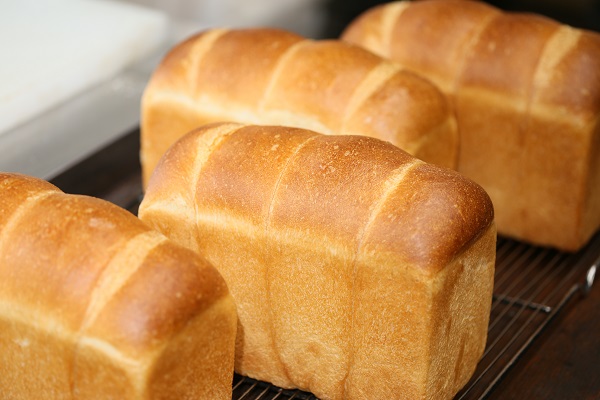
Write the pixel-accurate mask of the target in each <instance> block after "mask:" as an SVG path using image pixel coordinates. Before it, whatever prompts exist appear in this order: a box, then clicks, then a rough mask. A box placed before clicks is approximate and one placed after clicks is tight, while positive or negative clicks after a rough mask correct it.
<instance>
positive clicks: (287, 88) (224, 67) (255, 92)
mask: <svg viewBox="0 0 600 400" xmlns="http://www.w3.org/2000/svg"><path fill="white" fill-rule="evenodd" d="M219 121H236V122H243V123H254V124H261V125H285V126H294V127H299V128H305V129H313V130H316V131H317V132H321V133H325V134H362V135H367V136H373V137H376V138H379V139H383V140H387V141H390V142H392V143H393V144H395V145H397V146H399V147H401V148H403V149H404V150H406V151H408V152H410V153H411V154H413V155H415V156H416V157H419V158H421V159H423V160H425V161H428V162H432V163H436V164H439V165H444V166H447V167H454V166H455V164H456V155H457V153H458V147H457V145H458V133H457V130H456V121H455V118H454V115H453V113H452V112H451V110H450V107H449V105H448V101H447V99H446V98H445V96H444V95H443V93H441V91H440V90H439V89H438V88H436V87H435V86H434V85H433V84H431V83H430V82H429V81H426V80H424V79H423V78H419V77H418V76H416V75H415V74H413V73H409V72H405V71H402V70H400V68H398V67H397V66H396V65H395V64H393V63H391V62H390V61H385V60H383V59H382V58H380V57H378V56H375V55H373V54H372V53H370V52H367V51H365V50H363V49H361V48H359V47H358V46H353V45H349V44H347V43H343V42H341V41H313V40H308V39H305V38H303V37H301V36H298V35H296V34H293V33H290V32H286V31H282V30H274V29H245V30H209V31H205V32H203V33H201V34H198V35H196V36H194V37H192V38H190V39H188V40H187V41H185V42H183V43H181V44H179V45H178V46H176V47H175V48H174V49H173V50H172V51H171V52H170V53H169V54H168V55H167V56H166V58H165V59H164V60H163V62H162V63H161V65H160V66H159V67H158V68H157V70H156V71H155V73H154V75H153V77H152V79H151V80H150V82H149V84H148V86H147V88H146V90H145V93H144V96H143V99H142V123H141V163H142V170H143V177H144V183H147V181H148V179H149V178H150V174H151V173H152V170H153V169H154V167H155V166H156V163H157V162H158V160H159V159H160V157H161V156H162V155H163V154H164V152H165V151H166V150H167V148H168V147H169V146H170V145H171V144H172V143H174V142H175V141H176V140H177V139H178V138H180V137H181V136H183V135H184V134H185V133H187V132H189V131H190V130H192V129H194V128H196V127H198V126H200V125H203V124H206V123H209V122H219Z"/></svg>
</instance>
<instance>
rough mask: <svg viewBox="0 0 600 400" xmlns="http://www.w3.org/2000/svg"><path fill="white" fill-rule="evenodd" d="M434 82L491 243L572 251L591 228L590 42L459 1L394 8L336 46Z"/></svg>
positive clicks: (594, 110)
mask: <svg viewBox="0 0 600 400" xmlns="http://www.w3.org/2000/svg"><path fill="white" fill-rule="evenodd" d="M341 40H344V41H346V42H348V43H352V44H355V45H359V46H362V47H364V48H365V49H367V50H369V51H372V52H374V53H376V54H378V55H379V56H382V57H385V58H389V59H391V60H393V61H394V62H397V63H399V65H401V66H402V67H403V68H405V69H407V70H410V71H413V72H415V73H417V74H419V75H421V76H423V77H425V78H427V79H430V80H431V81H432V82H434V83H435V84H436V85H437V86H438V87H439V88H441V90H442V91H443V92H444V93H445V94H446V95H447V96H448V98H449V100H450V103H451V107H452V108H453V110H454V111H455V113H456V119H457V124H458V132H459V137H460V146H459V152H458V157H457V159H458V163H457V168H456V169H457V170H458V171H459V172H460V173H462V174H464V175H466V176H468V177H469V178H471V179H473V180H475V181H476V182H478V183H479V184H481V185H482V186H483V188H484V189H485V190H486V191H487V192H488V194H489V195H490V197H491V198H492V201H493V202H494V207H495V211H496V223H497V225H498V231H499V233H501V234H504V235H507V236H511V237H514V238H516V239H519V240H523V241H526V242H530V243H533V244H536V245H543V246H552V247H556V248H558V249H561V250H567V251H577V250H579V249H581V248H582V247H583V246H584V245H585V244H586V243H587V242H588V241H589V239H590V238H591V236H592V235H593V234H594V233H595V232H597V230H598V227H600V161H599V160H600V34H598V33H597V32H592V31H588V30H583V29H576V28H573V27H570V26H567V25H564V24H560V23H558V22H556V21H553V20H551V19H549V18H546V17H543V16H540V15H535V14H524V13H514V12H503V11H501V10H499V9H497V8H495V7H493V6H491V5H488V4H486V3H484V2H478V1H468V0H448V1H441V0H425V1H419V2H408V1H397V2H390V3H385V4H382V5H379V6H376V7H373V8H371V9H369V10H367V11H366V12H364V13H363V14H362V15H359V16H358V17H357V18H356V19H355V20H354V21H352V22H351V23H350V24H349V26H348V27H347V28H346V29H345V31H344V32H343V33H342V35H341Z"/></svg>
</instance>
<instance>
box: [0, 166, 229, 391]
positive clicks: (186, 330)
mask: <svg viewBox="0 0 600 400" xmlns="http://www.w3.org/2000/svg"><path fill="white" fill-rule="evenodd" d="M236 327H237V317H236V312H235V304H234V303H233V299H232V297H231V295H230V294H229V291H228V289H227V286H226V284H225V282H224V280H223V278H222V277H221V276H220V274H219V273H218V272H217V270H216V269H215V268H214V267H213V266H211V265H210V264H209V263H208V262H207V261H206V260H205V259H203V258H202V257H200V256H199V255H197V254H194V252H192V251H190V250H188V249H185V248H183V247H181V246H179V245H176V244H175V243H173V242H172V241H170V240H168V239H167V238H166V237H165V236H164V235H162V234H160V233H159V232H156V231H153V230H151V229H150V228H149V227H148V226H147V225H146V224H144V223H142V222H141V221H140V220H138V219H137V218H136V217H135V216H134V215H132V214H130V213H129V212H127V211H125V210H123V209H121V208H119V207H117V206H115V205H113V204H110V203H108V202H106V201H103V200H99V199H95V198H92V197H87V196H80V195H68V194H65V193H63V192H61V191H60V190H59V189H57V188H56V187H55V186H53V185H51V184H49V183H47V182H45V181H42V180H39V179H36V178H32V177H27V176H23V175H17V174H8V173H0V355H1V356H0V393H1V395H0V397H1V398H2V399H13V400H18V399H23V400H31V399H47V400H52V399H119V400H129V399H139V400H142V399H144V400H146V399H227V400H230V399H231V387H232V386H231V385H232V379H233V363H234V349H235V334H236Z"/></svg>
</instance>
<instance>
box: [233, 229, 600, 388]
mask: <svg viewBox="0 0 600 400" xmlns="http://www.w3.org/2000/svg"><path fill="white" fill-rule="evenodd" d="M599 263H600V234H599V235H596V236H595V237H594V238H593V239H592V241H591V242H590V243H589V244H588V246H586V248H584V249H583V250H582V251H580V252H579V253H576V254H569V253H562V252H559V251H556V250H552V249H548V248H540V247H534V246H530V245H526V244H524V243H520V242H517V241H514V240H509V239H505V238H499V239H498V245H497V256H496V273H495V283H494V297H493V302H492V310H491V315H490V324H489V328H488V341H487V345H486V349H485V352H484V355H483V357H482V359H481V361H480V363H479V365H478V367H477V370H476V371H475V374H474V375H473V377H472V379H471V381H470V382H469V383H468V384H467V385H466V386H465V387H464V388H463V389H462V390H461V391H460V392H459V393H458V394H457V396H456V399H461V400H463V399H465V400H466V399H469V400H470V399H483V398H485V397H486V396H487V395H488V394H489V393H490V392H491V391H492V390H493V388H494V387H495V386H496V384H497V383H498V382H499V381H500V380H501V379H502V377H503V376H504V375H505V374H506V373H507V372H508V370H509V369H510V368H511V366H513V365H514V364H515V363H516V362H517V361H518V359H519V357H520V356H521V355H522V354H523V353H524V352H525V351H526V350H527V348H528V347H529V346H530V345H531V344H532V343H533V341H534V340H535V339H536V337H538V335H539V334H540V333H541V332H542V330H543V329H544V328H545V327H546V326H547V325H548V323H549V322H550V321H551V320H552V318H554V317H555V316H556V315H557V314H558V313H559V312H560V311H561V310H562V309H563V308H564V306H565V305H566V304H567V303H568V302H569V301H570V300H571V299H573V297H574V296H575V295H576V294H577V293H579V292H583V293H584V294H585V293H587V292H588V291H589V290H590V288H591V285H592V283H593V280H594V275H595V272H596V269H598V267H599ZM233 399H235V400H274V399H277V400H290V399H298V400H317V398H316V397H315V396H314V395H312V394H310V393H306V392H301V391H299V390H283V389H280V388H277V387H275V386H273V385H269V384H267V383H264V382H260V381H256V380H254V379H250V378H247V377H242V376H239V375H236V376H235V377H234V382H233Z"/></svg>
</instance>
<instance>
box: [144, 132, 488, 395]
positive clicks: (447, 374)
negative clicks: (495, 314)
mask: <svg viewBox="0 0 600 400" xmlns="http://www.w3.org/2000/svg"><path fill="white" fill-rule="evenodd" d="M139 215H140V218H141V219H142V220H143V221H145V222H146V223H148V224H149V225H150V226H152V227H153V228H154V229H157V230H158V231H161V232H163V233H164V234H165V235H167V236H168V237H169V238H171V239H172V240H174V241H176V242H177V243H180V244H181V245H183V246H185V247H188V248H190V249H193V250H194V251H197V252H199V253H201V254H202V255H203V256H204V257H206V258H207V259H208V260H209V261H210V262H211V263H212V264H213V265H215V267H216V268H217V269H218V270H219V272H220V273H221V274H222V275H223V277H224V278H225V280H226V282H227V284H228V287H229V289H230V291H231V293H232V296H233V297H234V299H235V301H236V304H237V307H238V318H239V325H238V337H237V342H236V346H237V348H236V362H235V368H236V371H237V372H238V373H240V374H242V375H247V376H250V377H253V378H256V379H259V380H264V381H267V382H271V383H274V384H275V385H277V386H280V387H284V388H300V389H303V390H307V391H310V392H312V393H314V394H315V395H316V396H317V397H319V398H323V399H364V398H365V396H366V394H367V393H368V394H369V395H368V397H369V398H407V399H426V398H439V399H441V398H452V396H453V395H454V394H455V393H456V392H457V391H458V390H459V389H460V388H461V387H462V386H463V385H464V384H465V383H466V382H467V381H468V380H469V378H470V376H471V374H472V373H473V371H474V369H475V366H476V364H477V362H478V360H479V357H480V356H481V354H482V353H483V349H484V346H485V340H486V335H487V322H488V320H489V311H490V306H491V294H492V286H493V271H494V261H495V243H496V230H495V225H494V222H493V208H492V204H491V202H490V200H489V197H488V196H487V194H486V193H485V192H484V191H483V190H482V189H481V187H479V186H478V185H477V184H475V183H473V182H472V181H470V180H468V179H466V178H464V177H463V176H461V175H459V174H458V173H456V172H453V171H451V170H449V169H446V168H442V167H437V166H434V165H431V164H427V163H424V162H423V161H420V160H417V159H416V158H414V157H412V156H410V155H409V154H407V153H406V152H404V151H402V150H400V149H398V148H397V147H395V146H393V145H391V144H390V143H387V142H384V141H381V140H378V139H374V138H369V137H365V136H344V135H333V136H328V135H321V134H318V133H315V132H313V131H308V130H304V129H299V128H289V127H282V126H256V125H244V124H235V123H216V124H210V125H205V126H203V127H201V128H198V129H196V130H194V131H192V132H190V133H189V134H187V135H185V136H184V137H183V138H181V139H179V140H178V141H177V142H176V143H175V144H174V145H173V146H171V148H170V149H169V150H168V151H167V153H166V154H165V155H164V156H163V158H162V159H161V161H160V163H159V165H158V166H157V168H156V169H155V171H154V174H153V176H152V178H151V180H150V182H149V185H148V187H147V190H146V193H145V196H144V200H143V201H142V203H141V205H140V211H139Z"/></svg>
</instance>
